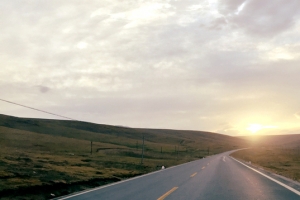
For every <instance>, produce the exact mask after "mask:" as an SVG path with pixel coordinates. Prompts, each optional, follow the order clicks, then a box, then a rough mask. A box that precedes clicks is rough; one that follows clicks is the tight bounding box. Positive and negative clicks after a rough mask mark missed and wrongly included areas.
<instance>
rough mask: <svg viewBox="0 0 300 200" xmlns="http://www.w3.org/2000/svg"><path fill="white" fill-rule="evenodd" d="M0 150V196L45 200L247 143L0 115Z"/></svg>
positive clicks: (223, 137)
mask: <svg viewBox="0 0 300 200" xmlns="http://www.w3.org/2000/svg"><path fill="white" fill-rule="evenodd" d="M143 137H144V138H145V141H144V143H145V145H144V154H143V156H142V152H143V150H142V149H143V145H142V143H143V139H142V138H143ZM0 146H1V148H0V196H3V197H13V198H14V199H18V195H23V197H22V199H24V198H25V197H26V196H28V198H29V199H32V198H39V199H47V198H51V197H53V195H55V196H58V195H63V194H67V193H70V192H74V191H78V190H82V189H86V188H89V187H95V186H98V185H102V184H106V183H109V182H113V181H118V180H122V179H124V178H128V177H132V176H136V175H139V174H144V173H148V172H151V171H154V170H157V169H160V168H161V166H162V165H164V166H166V167H169V166H172V165H177V164H180V163H184V162H189V161H192V160H195V159H199V158H203V157H205V156H209V155H211V154H216V153H220V152H224V151H227V150H231V149H237V148H242V147H245V146H248V142H247V141H245V140H244V139H241V138H236V137H230V136H227V135H221V134H217V133H210V132H203V131H187V130H167V129H141V128H128V127H120V126H110V125H103V124H94V123H88V122H80V121H68V120H49V119H31V118H19V117H13V116H7V115H0ZM50 194H52V195H51V196H50ZM24 196H25V197H24Z"/></svg>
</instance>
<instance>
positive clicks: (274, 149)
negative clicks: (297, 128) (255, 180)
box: [231, 146, 300, 182]
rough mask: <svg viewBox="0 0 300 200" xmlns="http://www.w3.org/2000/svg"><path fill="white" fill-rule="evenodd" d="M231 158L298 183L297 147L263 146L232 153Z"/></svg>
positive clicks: (299, 175) (299, 161) (298, 151)
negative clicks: (249, 163)
mask: <svg viewBox="0 0 300 200" xmlns="http://www.w3.org/2000/svg"><path fill="white" fill-rule="evenodd" d="M231 155H232V156H233V157H235V158H237V159H240V160H243V161H246V162H249V161H250V162H251V164H252V165H254V166H257V167H261V168H263V169H265V170H268V171H271V172H273V173H276V174H279V175H282V176H285V177H288V178H290V179H293V180H295V181H298V182H300V149H299V147H298V146H289V147H287V146H263V147H254V148H251V149H245V150H241V151H237V152H234V153H233V154H231Z"/></svg>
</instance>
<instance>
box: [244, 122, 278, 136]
mask: <svg viewBox="0 0 300 200" xmlns="http://www.w3.org/2000/svg"><path fill="white" fill-rule="evenodd" d="M272 128H277V126H263V125H261V124H250V125H249V126H248V127H247V130H248V131H250V132H251V133H253V134H255V133H257V132H258V131H260V130H262V129H272Z"/></svg>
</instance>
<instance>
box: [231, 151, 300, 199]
mask: <svg viewBox="0 0 300 200" xmlns="http://www.w3.org/2000/svg"><path fill="white" fill-rule="evenodd" d="M230 157H231V158H232V159H233V160H235V161H237V162H239V163H240V164H242V165H244V166H246V167H248V168H249V169H251V170H253V171H255V172H257V173H259V174H260V175H262V176H264V177H266V178H268V179H270V180H271V181H274V182H275V183H277V184H279V185H281V186H282V187H285V188H286V189H288V190H290V191H292V192H294V193H295V194H297V195H299V196H300V192H299V191H298V190H296V189H294V188H292V187H290V186H288V185H286V184H284V183H281V182H280V181H277V180H276V179H274V178H272V177H270V176H268V175H265V174H264V173H261V172H260V171H258V170H256V169H253V168H252V167H249V166H248V165H246V164H244V163H242V162H241V161H238V160H237V159H235V158H233V157H232V156H230Z"/></svg>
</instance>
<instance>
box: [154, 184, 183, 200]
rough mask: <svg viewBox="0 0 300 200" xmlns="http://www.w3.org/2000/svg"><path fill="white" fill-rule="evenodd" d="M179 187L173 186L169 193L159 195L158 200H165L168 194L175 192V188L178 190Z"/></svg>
mask: <svg viewBox="0 0 300 200" xmlns="http://www.w3.org/2000/svg"><path fill="white" fill-rule="evenodd" d="M177 188H178V187H173V188H172V189H171V190H169V191H168V192H167V193H165V194H164V195H162V196H161V197H159V198H158V199H157V200H163V199H165V198H166V197H167V196H169V195H170V194H171V193H172V192H174V191H175V190H177Z"/></svg>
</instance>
